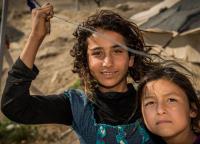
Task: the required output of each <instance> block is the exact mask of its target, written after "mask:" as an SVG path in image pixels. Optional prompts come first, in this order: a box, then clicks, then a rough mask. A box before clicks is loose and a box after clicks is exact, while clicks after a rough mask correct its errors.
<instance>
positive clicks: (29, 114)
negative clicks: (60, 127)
mask: <svg viewBox="0 0 200 144" xmlns="http://www.w3.org/2000/svg"><path fill="white" fill-rule="evenodd" d="M38 73H39V71H38V69H37V68H36V66H35V65H34V67H33V69H32V70H31V69H29V68H28V67H27V66H26V65H25V64H24V63H23V62H22V61H21V60H20V58H18V59H17V61H16V62H15V64H14V65H13V67H12V69H11V70H10V71H9V72H8V78H7V81H6V85H5V88H4V91H3V95H2V100H1V110H2V112H3V113H4V115H5V116H7V117H8V118H9V119H11V120H13V121H15V122H18V123H23V124H47V123H56V124H66V125H71V124H72V119H73V118H72V112H71V106H70V101H69V99H68V98H67V97H66V96H64V93H63V94H58V95H48V96H42V95H30V92H29V88H30V85H31V82H32V80H33V79H35V78H36V76H37V74H38Z"/></svg>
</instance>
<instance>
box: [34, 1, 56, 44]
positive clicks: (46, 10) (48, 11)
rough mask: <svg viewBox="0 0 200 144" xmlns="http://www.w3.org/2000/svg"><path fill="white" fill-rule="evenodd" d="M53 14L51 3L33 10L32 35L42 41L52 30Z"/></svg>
mask: <svg viewBox="0 0 200 144" xmlns="http://www.w3.org/2000/svg"><path fill="white" fill-rule="evenodd" d="M53 14H54V12H53V6H52V5H51V4H49V3H47V4H45V5H43V6H42V7H41V8H35V9H33V10H32V31H31V35H32V36H34V37H37V39H41V40H42V39H43V38H44V37H45V36H46V34H47V33H48V32H49V30H50V19H51V18H52V17H53Z"/></svg>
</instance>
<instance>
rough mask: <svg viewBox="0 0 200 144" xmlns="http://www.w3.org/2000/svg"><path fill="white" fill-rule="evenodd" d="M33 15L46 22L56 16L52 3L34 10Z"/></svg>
mask: <svg viewBox="0 0 200 144" xmlns="http://www.w3.org/2000/svg"><path fill="white" fill-rule="evenodd" d="M32 13H33V15H34V16H38V17H41V18H43V19H44V20H45V21H49V20H50V19H51V18H53V15H54V12H53V6H52V5H51V4H50V3H46V4H44V5H43V6H42V7H40V8H35V9H33V11H32Z"/></svg>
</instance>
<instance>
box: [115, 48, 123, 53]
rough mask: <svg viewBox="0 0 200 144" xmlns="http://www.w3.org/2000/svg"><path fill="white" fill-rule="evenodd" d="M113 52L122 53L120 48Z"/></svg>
mask: <svg viewBox="0 0 200 144" xmlns="http://www.w3.org/2000/svg"><path fill="white" fill-rule="evenodd" d="M114 52H115V53H122V52H123V50H122V49H121V48H118V49H115V50H114Z"/></svg>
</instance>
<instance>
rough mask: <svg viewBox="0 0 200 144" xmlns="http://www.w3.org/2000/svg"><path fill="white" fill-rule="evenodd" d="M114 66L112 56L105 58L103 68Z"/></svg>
mask: <svg viewBox="0 0 200 144" xmlns="http://www.w3.org/2000/svg"><path fill="white" fill-rule="evenodd" d="M112 64H113V58H112V56H111V55H107V56H105V58H104V59H103V66H104V67H111V66H112Z"/></svg>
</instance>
